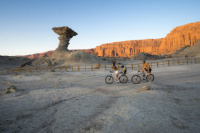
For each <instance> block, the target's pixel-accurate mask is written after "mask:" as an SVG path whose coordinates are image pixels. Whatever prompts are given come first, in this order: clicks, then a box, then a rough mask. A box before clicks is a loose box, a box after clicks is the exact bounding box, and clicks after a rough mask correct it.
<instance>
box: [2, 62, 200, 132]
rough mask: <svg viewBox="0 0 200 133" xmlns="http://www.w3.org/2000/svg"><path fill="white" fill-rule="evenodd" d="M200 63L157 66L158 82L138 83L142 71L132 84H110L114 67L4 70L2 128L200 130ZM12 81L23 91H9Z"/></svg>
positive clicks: (55, 130)
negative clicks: (32, 70)
mask: <svg viewBox="0 0 200 133" xmlns="http://www.w3.org/2000/svg"><path fill="white" fill-rule="evenodd" d="M199 68H200V64H191V65H187V66H186V65H185V66H170V67H160V68H153V72H152V73H153V74H154V75H155V81H153V82H152V83H147V82H146V81H142V82H141V83H140V84H138V85H136V84H133V83H132V82H131V81H130V79H131V77H132V75H134V74H136V70H134V71H132V70H128V78H129V81H128V83H126V84H121V83H116V82H114V83H113V84H110V85H108V84H106V83H105V76H106V75H108V74H109V70H107V71H104V70H100V71H94V72H89V71H88V72H43V73H25V74H23V73H21V74H15V75H14V74H10V75H0V92H1V94H0V132H2V133H14V132H15V133H16V132H20V133H51V132H52V133H70V132H75V133H78V132H99V133H100V132H103V133H138V132H145V133H160V132H170V133H179V132H181V133H188V132H193V133H197V132H200V96H199V94H200V69H199ZM10 85H14V86H16V87H17V91H16V92H15V93H9V94H4V93H3V90H4V89H5V88H7V87H9V86H10ZM144 85H148V86H150V88H151V90H148V91H140V88H142V87H143V86H144Z"/></svg>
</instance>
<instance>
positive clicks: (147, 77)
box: [146, 74, 154, 82]
mask: <svg viewBox="0 0 200 133" xmlns="http://www.w3.org/2000/svg"><path fill="white" fill-rule="evenodd" d="M150 78H151V81H153V80H154V75H153V74H150ZM146 81H147V82H149V81H150V79H149V75H147V76H146Z"/></svg>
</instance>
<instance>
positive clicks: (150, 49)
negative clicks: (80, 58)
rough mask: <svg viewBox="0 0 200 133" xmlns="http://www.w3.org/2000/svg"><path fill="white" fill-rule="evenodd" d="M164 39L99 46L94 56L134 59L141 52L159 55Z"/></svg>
mask: <svg viewBox="0 0 200 133" xmlns="http://www.w3.org/2000/svg"><path fill="white" fill-rule="evenodd" d="M161 42H162V39H146V40H132V41H123V42H114V43H107V44H103V45H101V46H97V47H96V48H95V50H94V55H96V56H104V57H132V56H134V55H136V54H138V53H140V52H146V53H150V54H157V53H158V52H159V51H158V48H159V47H160V44H161Z"/></svg>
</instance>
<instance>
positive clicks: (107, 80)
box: [105, 75, 114, 84]
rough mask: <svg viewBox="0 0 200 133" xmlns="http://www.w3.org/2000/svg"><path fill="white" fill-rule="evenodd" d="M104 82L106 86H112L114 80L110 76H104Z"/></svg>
mask: <svg viewBox="0 0 200 133" xmlns="http://www.w3.org/2000/svg"><path fill="white" fill-rule="evenodd" d="M105 81H106V83H107V84H112V83H113V81H114V79H113V77H112V76H110V75H108V76H106V78H105Z"/></svg>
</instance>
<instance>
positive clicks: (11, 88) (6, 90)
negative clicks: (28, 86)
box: [4, 85, 17, 93]
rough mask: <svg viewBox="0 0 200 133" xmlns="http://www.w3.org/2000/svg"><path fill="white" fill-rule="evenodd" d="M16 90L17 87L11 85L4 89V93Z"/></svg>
mask: <svg viewBox="0 0 200 133" xmlns="http://www.w3.org/2000/svg"><path fill="white" fill-rule="evenodd" d="M16 90H17V88H16V87H15V86H14V85H11V86H10V87H8V88H6V89H5V90H4V93H12V92H15V91H16Z"/></svg>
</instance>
